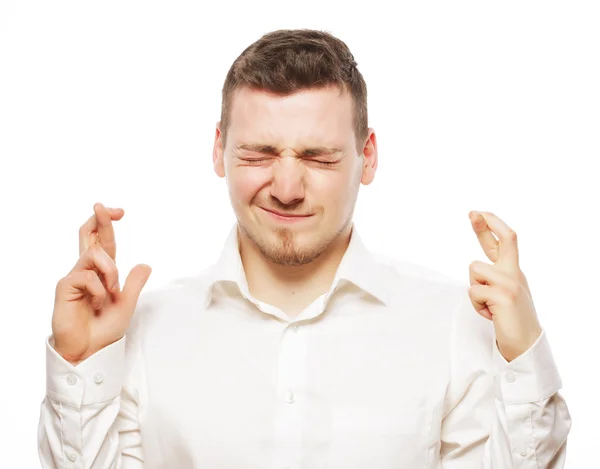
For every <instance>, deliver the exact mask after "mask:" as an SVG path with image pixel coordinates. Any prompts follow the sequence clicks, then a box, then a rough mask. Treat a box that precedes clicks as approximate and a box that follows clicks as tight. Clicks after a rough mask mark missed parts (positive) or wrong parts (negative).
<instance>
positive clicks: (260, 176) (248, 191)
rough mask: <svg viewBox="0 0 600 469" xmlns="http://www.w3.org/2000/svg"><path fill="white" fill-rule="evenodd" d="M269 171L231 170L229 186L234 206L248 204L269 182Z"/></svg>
mask: <svg viewBox="0 0 600 469" xmlns="http://www.w3.org/2000/svg"><path fill="white" fill-rule="evenodd" d="M269 177H270V174H269V170H268V169H265V168H249V167H239V168H231V170H230V171H229V173H228V178H227V185H228V186H229V194H230V195H231V200H232V201H233V202H234V204H237V205H241V204H248V203H249V202H250V201H252V199H253V198H254V197H255V196H256V194H257V193H258V192H260V190H261V189H262V188H263V187H265V185H266V184H267V183H268V181H269Z"/></svg>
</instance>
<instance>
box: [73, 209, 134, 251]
mask: <svg viewBox="0 0 600 469" xmlns="http://www.w3.org/2000/svg"><path fill="white" fill-rule="evenodd" d="M108 212H109V213H110V217H111V219H112V220H113V221H117V220H120V219H121V218H123V215H124V214H125V211H124V210H123V209H122V208H108ZM97 235H98V219H97V218H96V214H95V213H94V215H92V216H91V217H90V218H88V220H87V221H86V222H85V223H84V224H83V225H82V226H81V228H80V229H79V256H81V255H82V254H83V253H84V252H85V251H87V248H88V247H90V246H91V245H92V244H95V243H96V242H97Z"/></svg>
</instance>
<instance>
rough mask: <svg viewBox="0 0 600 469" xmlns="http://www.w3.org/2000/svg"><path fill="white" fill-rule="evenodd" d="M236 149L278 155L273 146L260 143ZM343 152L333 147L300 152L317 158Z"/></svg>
mask: <svg viewBox="0 0 600 469" xmlns="http://www.w3.org/2000/svg"><path fill="white" fill-rule="evenodd" d="M236 148H238V149H240V150H250V151H257V152H259V153H278V151H277V148H275V147H274V146H273V145H264V144H261V143H255V144H241V145H237V147H236ZM341 151H343V150H342V149H340V148H335V147H313V148H305V149H304V150H303V151H302V154H303V155H306V156H319V155H325V154H329V153H339V152H341Z"/></svg>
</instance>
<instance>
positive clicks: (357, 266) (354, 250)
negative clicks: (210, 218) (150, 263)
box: [207, 223, 390, 304]
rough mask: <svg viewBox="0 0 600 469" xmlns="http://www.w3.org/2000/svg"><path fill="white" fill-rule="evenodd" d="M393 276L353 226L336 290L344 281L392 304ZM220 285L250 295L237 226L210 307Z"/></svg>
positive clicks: (216, 269)
mask: <svg viewBox="0 0 600 469" xmlns="http://www.w3.org/2000/svg"><path fill="white" fill-rule="evenodd" d="M389 275H390V273H389V268H388V266H387V265H386V264H385V263H382V262H380V261H379V260H377V259H376V257H375V255H374V254H373V253H371V252H370V251H369V250H368V249H367V248H366V246H365V245H364V243H363V241H362V239H361V237H360V236H359V234H358V231H357V229H356V226H355V225H354V224H353V226H352V234H351V237H350V242H349V243H348V248H347V249H346V252H345V253H344V256H343V257H342V261H341V262H340V265H339V267H338V269H337V271H336V275H335V278H334V281H333V286H334V288H335V286H337V285H338V283H339V282H340V281H342V280H344V281H348V282H351V283H353V284H354V285H356V286H357V287H358V288H360V289H361V290H363V291H365V292H366V293H368V294H369V295H372V296H374V297H375V298H377V299H378V300H379V301H381V302H383V303H384V304H388V303H389V301H390V278H389ZM220 282H233V283H235V284H236V285H237V286H238V288H239V289H240V291H241V292H242V294H243V295H244V296H246V297H248V296H249V295H250V294H249V291H248V282H247V279H246V274H245V272H244V267H243V264H242V259H241V256H240V250H239V240H238V226H237V223H236V224H234V226H233V228H232V229H231V231H230V232H229V235H228V236H227V239H226V240H225V244H224V246H223V249H222V251H221V254H220V256H219V259H218V261H217V263H216V264H215V265H214V266H213V268H212V272H211V275H210V283H209V285H208V287H209V295H208V298H207V304H208V303H210V300H211V297H212V293H213V287H214V286H215V285H216V284H217V283H220Z"/></svg>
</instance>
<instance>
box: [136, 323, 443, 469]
mask: <svg viewBox="0 0 600 469" xmlns="http://www.w3.org/2000/svg"><path fill="white" fill-rule="evenodd" d="M229 319H230V320H228V318H227V317H224V318H222V320H220V321H207V322H206V323H205V324H197V325H195V326H194V325H189V327H187V328H184V329H182V330H180V331H178V335H179V340H177V341H172V342H170V344H171V345H170V346H169V347H160V346H158V345H159V344H160V339H159V338H158V336H157V337H156V338H155V339H154V340H153V341H151V345H152V346H151V347H146V348H145V350H144V356H145V366H146V370H147V371H146V376H147V393H148V399H147V401H148V406H147V408H146V409H145V410H144V413H143V420H142V422H141V425H142V432H143V434H144V445H145V452H146V453H147V452H151V453H153V456H152V458H153V460H154V461H157V465H156V467H163V466H161V465H159V464H158V461H161V463H164V464H165V466H164V467H175V466H174V464H179V466H178V467H190V468H192V467H194V468H196V467H197V468H201V467H211V468H215V469H217V468H230V467H231V468H233V467H235V468H244V467H247V468H267V467H269V468H270V467H272V468H285V467H288V468H313V467H319V468H328V467H330V468H338V467H339V468H342V467H343V468H345V469H353V468H364V467H377V468H378V469H387V468H392V467H411V468H415V469H418V468H426V467H429V466H428V465H427V464H428V460H429V461H430V462H431V461H432V458H433V456H432V455H434V454H435V453H436V450H437V444H438V443H437V442H438V441H439V427H440V424H441V415H440V408H441V405H442V404H443V399H444V393H445V388H446V384H447V372H448V370H447V361H446V360H447V354H445V353H444V349H445V347H446V345H445V340H446V338H445V331H444V330H443V327H438V328H435V327H433V328H431V329H430V330H428V333H427V334H423V333H418V332H417V331H415V329H414V326H415V323H414V322H412V321H410V320H405V321H403V320H390V318H389V317H383V316H382V317H378V316H377V315H376V314H372V315H371V317H370V318H369V320H368V321H367V320H365V321H364V322H363V321H357V320H356V318H354V319H351V317H350V316H349V317H348V318H345V319H344V318H337V319H336V320H331V318H330V319H329V320H327V319H325V318H322V319H320V320H317V321H312V322H308V323H302V322H300V323H290V324H286V323H283V322H281V321H271V320H268V319H265V320H264V321H263V320H260V321H257V322H254V321H250V322H245V323H244V324H243V326H241V325H237V324H238V323H237V322H236V321H233V320H231V319H232V318H229ZM421 332H422V331H421ZM149 467H152V466H149ZM431 467H434V466H431Z"/></svg>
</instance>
